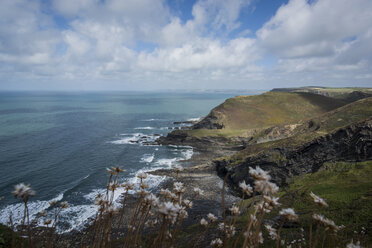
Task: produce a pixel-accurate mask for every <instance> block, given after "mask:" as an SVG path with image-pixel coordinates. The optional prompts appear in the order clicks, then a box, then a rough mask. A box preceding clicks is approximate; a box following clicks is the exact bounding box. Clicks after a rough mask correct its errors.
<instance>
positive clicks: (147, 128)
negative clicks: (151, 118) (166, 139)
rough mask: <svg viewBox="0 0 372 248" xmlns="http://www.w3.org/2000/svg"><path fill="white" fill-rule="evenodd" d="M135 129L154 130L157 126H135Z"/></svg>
mask: <svg viewBox="0 0 372 248" xmlns="http://www.w3.org/2000/svg"><path fill="white" fill-rule="evenodd" d="M134 129H137V130H153V129H155V127H135V128H134Z"/></svg>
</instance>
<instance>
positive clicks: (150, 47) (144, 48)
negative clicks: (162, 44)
mask: <svg viewBox="0 0 372 248" xmlns="http://www.w3.org/2000/svg"><path fill="white" fill-rule="evenodd" d="M157 47H159V45H158V44H156V43H153V42H146V41H141V40H138V41H136V44H135V45H134V46H133V47H131V48H132V49H133V50H135V51H136V52H152V51H154V50H155V49H156V48H157Z"/></svg>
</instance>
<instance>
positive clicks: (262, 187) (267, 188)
mask: <svg viewBox="0 0 372 248" xmlns="http://www.w3.org/2000/svg"><path fill="white" fill-rule="evenodd" d="M254 188H255V190H256V191H257V192H260V193H261V194H263V195H273V194H276V193H278V191H279V187H278V186H277V185H276V184H275V183H271V182H269V181H267V180H256V181H254Z"/></svg>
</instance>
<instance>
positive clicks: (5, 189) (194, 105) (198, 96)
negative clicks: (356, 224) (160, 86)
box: [0, 92, 234, 232]
mask: <svg viewBox="0 0 372 248" xmlns="http://www.w3.org/2000/svg"><path fill="white" fill-rule="evenodd" d="M232 96H234V94H222V93H138V92H136V93H123V92H120V93H50V92H42V93H40V92H38V93H36V92H32V93H30V92H1V93H0V168H1V170H0V171H1V173H0V197H4V199H3V200H1V201H0V222H1V223H3V224H7V223H8V221H9V215H10V214H11V215H12V216H13V220H14V221H15V222H16V223H19V222H20V220H21V218H22V216H23V204H21V203H20V200H19V199H15V198H14V197H13V195H12V193H11V192H12V190H13V188H14V186H15V185H16V184H18V183H25V184H30V186H31V187H32V188H33V189H34V190H35V191H36V195H35V197H32V198H31V199H30V201H29V207H30V214H31V215H32V216H36V214H37V213H38V212H40V211H42V210H47V211H48V210H49V215H50V216H51V215H52V211H50V210H51V208H50V207H49V202H50V201H52V200H57V201H67V202H69V203H70V207H69V208H67V209H66V210H64V211H62V213H61V219H60V225H59V226H58V231H59V232H67V231H70V230H72V229H80V228H82V227H83V226H84V224H86V223H87V221H88V220H89V218H92V217H94V215H95V213H96V211H97V207H96V206H95V205H94V198H95V196H96V195H97V194H98V193H99V192H104V189H105V187H106V183H107V179H108V174H107V172H106V168H107V167H111V166H116V165H119V166H120V167H121V168H123V169H125V172H124V173H122V174H121V176H120V179H119V181H120V182H125V181H132V182H136V174H137V173H139V172H141V171H149V170H154V169H158V168H171V167H172V166H173V165H175V164H177V163H178V162H179V161H180V160H183V159H188V158H190V157H191V156H192V154H193V150H192V148H191V147H172V146H171V147H166V146H154V145H146V142H151V141H154V140H155V139H156V138H157V137H159V135H161V136H165V135H167V133H169V132H170V131H172V130H173V129H174V128H177V127H180V125H179V124H178V125H177V124H174V122H175V121H186V120H195V119H197V118H200V117H203V116H205V115H207V114H208V112H209V111H210V110H211V109H212V108H213V107H215V106H217V105H218V104H220V103H222V102H223V101H224V100H225V99H226V98H229V97H232ZM181 126H182V124H181ZM162 180H164V178H163V177H160V176H149V178H148V180H147V182H148V183H149V184H150V187H151V188H155V187H156V186H157V185H159V183H160V182H161V181H162ZM120 193H121V192H118V194H117V195H116V196H115V198H116V199H117V201H119V196H120Z"/></svg>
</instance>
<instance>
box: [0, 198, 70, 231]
mask: <svg viewBox="0 0 372 248" xmlns="http://www.w3.org/2000/svg"><path fill="white" fill-rule="evenodd" d="M62 198H63V193H60V194H59V195H58V196H56V197H55V198H53V199H50V200H48V201H40V200H36V201H29V202H28V204H27V205H28V208H29V214H30V219H33V218H35V217H36V215H37V213H40V212H41V211H43V210H46V209H47V208H49V206H50V204H49V202H51V201H60V200H62ZM23 210H24V204H23V203H16V204H11V205H7V206H6V207H5V208H3V209H1V210H0V222H1V223H3V224H7V223H8V222H9V216H10V215H11V216H12V219H13V223H14V224H15V225H18V224H20V223H21V221H22V219H23Z"/></svg>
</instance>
